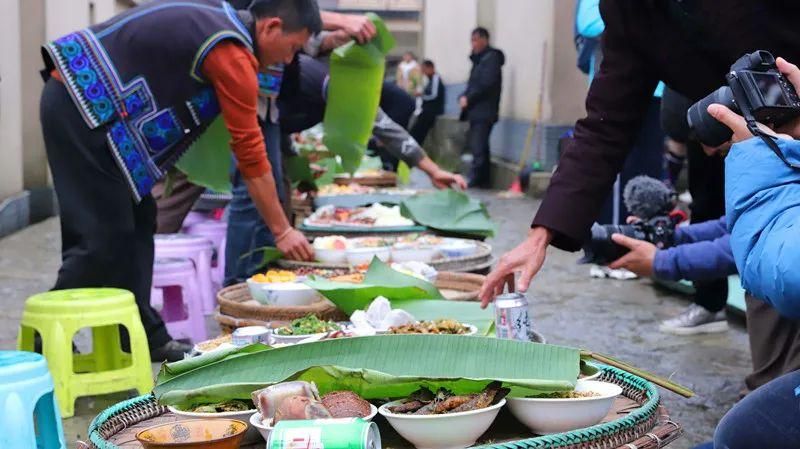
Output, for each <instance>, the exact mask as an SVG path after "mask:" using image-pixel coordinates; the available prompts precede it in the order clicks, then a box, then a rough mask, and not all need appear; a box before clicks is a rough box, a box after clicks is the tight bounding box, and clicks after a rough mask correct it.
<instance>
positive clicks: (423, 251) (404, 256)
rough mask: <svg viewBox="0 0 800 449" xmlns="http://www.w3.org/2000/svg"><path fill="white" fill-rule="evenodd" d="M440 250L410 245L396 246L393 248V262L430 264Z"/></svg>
mask: <svg viewBox="0 0 800 449" xmlns="http://www.w3.org/2000/svg"><path fill="white" fill-rule="evenodd" d="M437 255H439V250H438V249H437V248H435V247H433V246H422V247H414V246H411V245H408V244H402V243H400V244H395V245H394V246H392V262H396V263H403V262H422V263H430V262H431V261H432V260H433V259H434V258H435V257H436V256H437Z"/></svg>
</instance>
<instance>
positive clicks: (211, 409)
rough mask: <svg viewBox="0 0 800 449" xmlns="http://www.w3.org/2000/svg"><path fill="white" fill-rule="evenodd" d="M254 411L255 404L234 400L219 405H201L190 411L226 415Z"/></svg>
mask: <svg viewBox="0 0 800 449" xmlns="http://www.w3.org/2000/svg"><path fill="white" fill-rule="evenodd" d="M248 410H253V403H252V402H248V401H240V400H237V399H233V400H230V401H225V402H220V403H217V404H209V405H201V406H199V407H195V408H193V409H191V410H189V411H190V412H192V413H225V412H246V411H248Z"/></svg>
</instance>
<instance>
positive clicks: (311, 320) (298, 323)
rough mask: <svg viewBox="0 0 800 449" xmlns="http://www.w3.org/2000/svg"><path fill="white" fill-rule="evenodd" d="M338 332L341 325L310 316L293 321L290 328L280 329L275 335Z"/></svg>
mask: <svg viewBox="0 0 800 449" xmlns="http://www.w3.org/2000/svg"><path fill="white" fill-rule="evenodd" d="M338 330H340V327H339V325H338V324H336V323H334V322H333V321H323V320H320V319H319V318H317V317H316V316H315V315H308V316H305V317H303V318H298V319H296V320H294V321H292V322H291V324H289V325H288V326H283V327H279V328H278V329H276V330H275V333H276V334H278V335H311V334H321V333H324V332H332V331H338Z"/></svg>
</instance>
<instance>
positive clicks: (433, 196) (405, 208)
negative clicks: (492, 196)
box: [400, 189, 497, 237]
mask: <svg viewBox="0 0 800 449" xmlns="http://www.w3.org/2000/svg"><path fill="white" fill-rule="evenodd" d="M400 211H401V212H402V214H403V215H404V216H405V217H408V218H410V219H412V220H414V221H415V222H417V223H419V224H421V225H423V226H427V227H429V228H432V229H438V230H440V231H446V232H455V233H459V234H467V235H474V236H479V237H493V236H494V235H495V233H496V230H497V227H496V226H495V224H494V223H493V222H492V220H491V219H490V218H489V213H488V212H487V211H486V207H485V206H484V205H483V203H481V202H480V201H478V200H476V199H473V198H470V197H469V196H468V195H467V194H465V193H463V192H457V191H455V190H450V189H447V190H439V191H436V192H431V193H423V194H419V195H414V196H412V197H410V198H407V199H405V200H404V201H403V202H402V204H401V205H400Z"/></svg>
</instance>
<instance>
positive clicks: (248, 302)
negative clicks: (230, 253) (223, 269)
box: [217, 284, 347, 326]
mask: <svg viewBox="0 0 800 449" xmlns="http://www.w3.org/2000/svg"><path fill="white" fill-rule="evenodd" d="M217 302H218V303H219V314H218V316H219V315H222V316H228V317H232V318H238V319H243V320H256V321H262V322H267V321H291V320H295V319H297V318H302V317H304V316H306V315H309V314H312V315H316V316H317V317H318V318H319V319H322V320H334V321H345V320H347V315H345V314H344V313H343V312H342V311H340V310H339V309H337V308H336V306H335V305H333V304H332V303H331V302H329V301H320V302H317V303H314V304H311V305H308V306H293V307H275V306H265V305H263V304H260V303H258V302H257V301H255V300H254V299H253V298H252V297H251V296H250V290H249V289H248V288H247V284H237V285H232V286H230V287H227V288H223V289H222V290H220V291H219V293H217ZM217 321H220V320H219V319H218V320H217ZM220 324H221V325H226V326H227V325H228V324H227V323H224V322H222V321H220Z"/></svg>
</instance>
